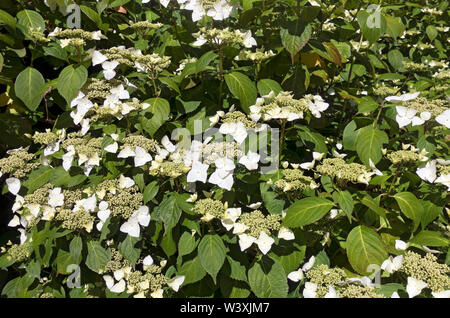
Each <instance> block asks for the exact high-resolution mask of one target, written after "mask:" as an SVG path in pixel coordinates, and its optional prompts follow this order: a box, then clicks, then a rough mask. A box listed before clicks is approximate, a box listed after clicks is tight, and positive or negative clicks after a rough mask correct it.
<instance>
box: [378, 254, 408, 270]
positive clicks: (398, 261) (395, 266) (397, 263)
mask: <svg viewBox="0 0 450 318" xmlns="http://www.w3.org/2000/svg"><path fill="white" fill-rule="evenodd" d="M402 263H403V255H399V256H396V257H394V258H392V256H389V258H388V259H387V260H385V261H384V262H383V263H382V264H381V269H382V270H385V271H386V272H388V273H390V274H392V273H393V272H396V271H398V270H399V269H400V267H402Z"/></svg>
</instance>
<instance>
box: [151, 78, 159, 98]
mask: <svg viewBox="0 0 450 318" xmlns="http://www.w3.org/2000/svg"><path fill="white" fill-rule="evenodd" d="M152 86H153V89H154V91H155V97H158V95H159V94H158V90H157V88H156V81H155V75H154V74H153V73H152Z"/></svg>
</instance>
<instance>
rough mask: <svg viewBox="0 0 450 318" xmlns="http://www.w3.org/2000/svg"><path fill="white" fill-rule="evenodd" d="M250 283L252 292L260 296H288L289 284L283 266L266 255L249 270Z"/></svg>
mask: <svg viewBox="0 0 450 318" xmlns="http://www.w3.org/2000/svg"><path fill="white" fill-rule="evenodd" d="M248 283H249V285H250V287H251V290H252V292H253V293H254V294H255V295H256V296H257V297H260V298H283V297H286V296H287V292H288V284H287V278H286V273H285V271H284V269H283V266H282V265H281V264H280V263H279V262H278V261H276V260H274V259H272V258H270V257H268V256H264V257H263V258H262V259H261V260H260V261H259V262H255V263H254V264H253V266H252V267H251V268H250V269H249V271H248Z"/></svg>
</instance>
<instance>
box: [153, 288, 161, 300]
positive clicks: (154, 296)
mask: <svg viewBox="0 0 450 318" xmlns="http://www.w3.org/2000/svg"><path fill="white" fill-rule="evenodd" d="M163 293H164V290H163V289H162V288H160V289H158V290H157V291H155V292H153V293H151V294H150V297H152V298H163Z"/></svg>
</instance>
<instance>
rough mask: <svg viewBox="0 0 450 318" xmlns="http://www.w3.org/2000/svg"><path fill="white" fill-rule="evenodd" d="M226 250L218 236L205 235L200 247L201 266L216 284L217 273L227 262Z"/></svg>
mask: <svg viewBox="0 0 450 318" xmlns="http://www.w3.org/2000/svg"><path fill="white" fill-rule="evenodd" d="M225 255H226V248H225V245H224V244H223V242H222V239H221V238H220V237H219V236H218V235H216V234H214V235H213V234H208V235H205V236H204V237H203V238H202V240H201V241H200V244H199V245H198V257H199V258H200V264H201V265H202V267H203V268H204V269H205V271H206V272H208V274H209V275H210V276H211V277H212V279H213V280H214V282H216V277H217V273H218V272H219V271H220V269H221V268H222V265H223V262H224V261H225Z"/></svg>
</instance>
